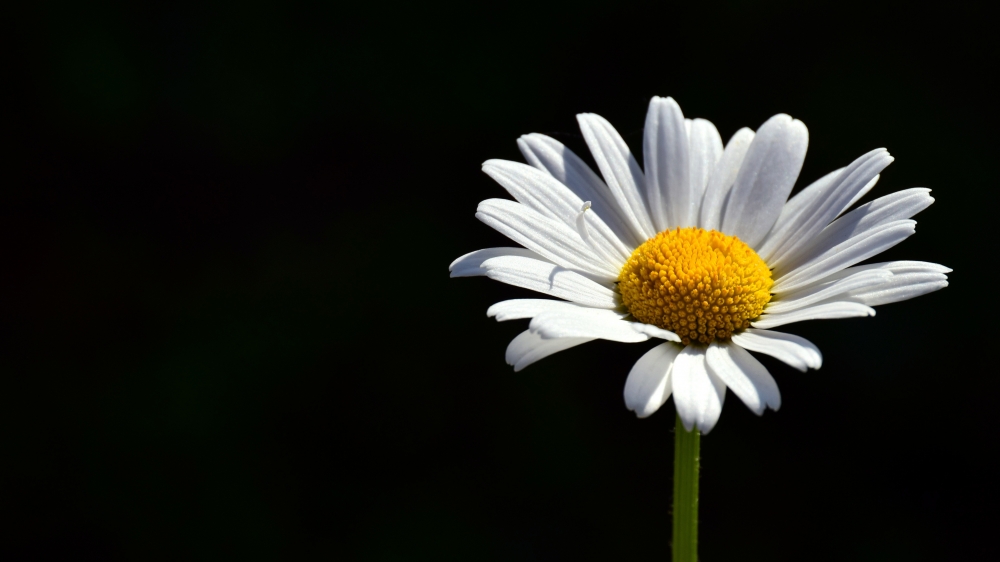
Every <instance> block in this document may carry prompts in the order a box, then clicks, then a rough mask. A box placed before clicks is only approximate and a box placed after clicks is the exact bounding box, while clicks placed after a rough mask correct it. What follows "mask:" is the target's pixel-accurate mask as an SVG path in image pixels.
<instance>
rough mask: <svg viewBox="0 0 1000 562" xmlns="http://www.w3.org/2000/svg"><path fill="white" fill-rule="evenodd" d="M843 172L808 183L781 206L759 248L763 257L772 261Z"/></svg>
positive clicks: (758, 251) (834, 172)
mask: <svg viewBox="0 0 1000 562" xmlns="http://www.w3.org/2000/svg"><path fill="white" fill-rule="evenodd" d="M843 172H844V169H843V168H840V169H839V170H834V171H832V172H830V173H829V174H827V175H825V176H823V177H821V178H819V179H818V180H816V181H814V182H812V183H811V184H809V185H807V186H806V187H805V188H803V189H802V191H799V192H798V193H796V194H795V196H794V197H792V198H791V199H789V200H788V202H787V203H785V205H784V206H783V207H782V208H781V214H779V215H778V220H776V221H774V226H773V227H772V228H771V231H770V232H768V233H767V236H765V237H764V241H763V242H761V244H760V248H759V249H758V250H757V255H758V256H760V257H761V259H763V260H764V261H765V262H768V263H770V261H769V260H771V258H772V254H773V253H774V252H775V251H776V250H777V249H778V247H780V246H781V245H782V244H784V243H785V242H786V241H787V240H788V236H789V234H790V233H791V232H792V231H793V230H795V229H796V228H799V227H800V226H801V225H800V224H799V220H800V217H801V216H802V213H805V212H808V211H809V209H811V208H812V205H814V204H815V201H816V199H817V198H818V197H820V196H821V195H823V194H824V193H825V192H826V190H828V189H830V187H831V186H832V185H834V183H835V182H836V181H837V180H838V179H840V174H842V173H843Z"/></svg>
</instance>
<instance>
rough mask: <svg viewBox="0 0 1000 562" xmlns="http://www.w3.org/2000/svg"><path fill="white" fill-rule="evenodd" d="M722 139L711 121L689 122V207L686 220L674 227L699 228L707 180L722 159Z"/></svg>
mask: <svg viewBox="0 0 1000 562" xmlns="http://www.w3.org/2000/svg"><path fill="white" fill-rule="evenodd" d="M722 152H723V148H722V137H721V136H719V130H718V129H716V128H715V125H714V124H712V122H711V121H708V120H706V119H694V120H692V121H691V136H690V139H689V140H688V155H689V158H690V162H689V164H688V176H689V178H690V183H691V188H690V189H691V207H690V209H689V212H688V216H687V218H686V220H684V221H682V222H680V223H679V224H677V225H676V226H680V227H685V226H700V224H701V206H702V203H703V201H704V198H705V191H706V189H707V186H708V179H709V177H711V175H712V172H713V171H714V170H715V166H716V165H717V164H718V163H719V159H720V158H721V157H722Z"/></svg>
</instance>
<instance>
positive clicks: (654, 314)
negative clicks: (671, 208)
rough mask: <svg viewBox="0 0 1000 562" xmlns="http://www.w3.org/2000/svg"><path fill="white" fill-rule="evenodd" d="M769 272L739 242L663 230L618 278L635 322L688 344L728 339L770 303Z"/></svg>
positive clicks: (714, 234)
mask: <svg viewBox="0 0 1000 562" xmlns="http://www.w3.org/2000/svg"><path fill="white" fill-rule="evenodd" d="M772 284H774V281H772V279H771V271H770V270H769V269H768V267H767V264H766V263H764V260H762V259H761V258H760V256H758V255H757V253H756V252H754V251H753V249H751V248H750V246H747V245H746V244H744V243H743V242H742V241H741V240H740V239H739V238H736V237H735V236H727V235H725V234H722V233H721V232H716V231H714V230H704V229H701V228H693V227H689V228H677V229H674V230H665V231H663V232H661V233H659V234H657V235H656V236H654V237H652V238H650V239H649V240H646V241H645V242H644V243H643V244H642V245H641V246H639V247H638V248H636V250H635V252H633V253H632V256H631V257H630V258H629V259H628V261H627V262H625V266H624V267H622V271H621V273H620V274H619V275H618V290H619V292H621V295H622V301H623V302H624V304H625V306H626V307H627V308H628V310H629V312H630V313H631V314H632V316H633V317H635V319H636V320H638V321H640V322H644V323H646V324H653V325H655V326H659V327H660V328H663V329H665V330H670V331H671V332H674V333H675V334H677V335H678V336H680V337H681V341H682V342H683V343H684V344H685V345H686V344H690V343H701V344H709V343H712V341H716V340H719V341H722V340H727V339H729V338H730V337H731V336H732V335H733V334H734V333H738V332H740V331H741V330H745V329H746V328H748V327H750V322H751V321H753V320H755V319H756V318H757V317H758V316H760V313H761V312H763V310H764V305H766V304H767V302H768V301H769V300H771V293H770V289H771V285H772Z"/></svg>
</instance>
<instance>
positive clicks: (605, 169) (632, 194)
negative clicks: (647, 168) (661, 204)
mask: <svg viewBox="0 0 1000 562" xmlns="http://www.w3.org/2000/svg"><path fill="white" fill-rule="evenodd" d="M576 118H577V121H578V122H579V123H580V131H581V132H583V139H584V140H585V141H586V142H587V146H588V147H589V148H590V152H591V154H593V156H594V161H595V162H597V167H598V168H599V169H600V170H601V175H602V176H604V182H605V183H606V184H607V185H608V188H609V189H610V190H611V193H612V194H613V195H614V198H615V201H616V202H617V203H618V206H619V207H621V209H622V211H624V213H625V217H626V218H627V219H628V221H629V226H630V227H631V228H632V230H633V232H634V233H635V236H636V238H637V239H639V240H647V239H649V238H652V237H653V236H654V235H655V234H656V230H654V228H653V222H652V220H651V219H650V217H649V212H648V210H647V208H648V204H647V202H646V201H645V199H644V197H643V194H642V191H641V190H644V189H645V185H646V180H645V178H644V177H643V174H642V169H640V168H639V163H638V162H636V161H635V157H634V156H632V153H631V152H630V151H629V149H628V145H626V144H625V141H624V140H623V139H622V137H621V135H619V134H618V131H616V130H615V129H614V127H612V126H611V123H608V122H607V121H606V120H605V119H604V118H603V117H601V116H600V115H594V114H593V113H581V114H580V115H577V116H576Z"/></svg>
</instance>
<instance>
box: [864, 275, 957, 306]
mask: <svg viewBox="0 0 1000 562" xmlns="http://www.w3.org/2000/svg"><path fill="white" fill-rule="evenodd" d="M940 275H941V274H939V273H938V274H918V273H904V274H902V275H894V276H893V278H892V279H891V280H890V281H889V282H888V283H886V284H885V285H882V286H881V287H878V288H877V289H872V290H869V291H865V292H858V293H852V294H849V295H848V296H847V299H848V300H852V301H855V302H859V303H861V304H866V305H868V306H879V305H882V304H889V303H893V302H900V301H905V300H909V299H912V298H914V297H919V296H921V295H926V294H927V293H933V292H934V291H937V290H940V289H944V288H945V287H947V286H948V281H947V280H946V279H941V278H940V277H939V276H940ZM929 278H930V279H929Z"/></svg>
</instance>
